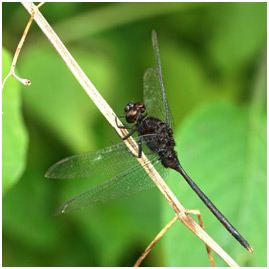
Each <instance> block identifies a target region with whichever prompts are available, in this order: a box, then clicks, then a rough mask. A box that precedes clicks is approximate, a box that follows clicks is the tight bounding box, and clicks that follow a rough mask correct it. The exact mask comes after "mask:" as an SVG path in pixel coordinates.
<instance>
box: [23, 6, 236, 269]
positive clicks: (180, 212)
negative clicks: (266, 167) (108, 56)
mask: <svg viewBox="0 0 269 269" xmlns="http://www.w3.org/2000/svg"><path fill="white" fill-rule="evenodd" d="M22 5H23V6H24V7H25V9H26V10H27V11H28V12H29V14H30V15H32V14H33V13H34V12H35V10H36V6H35V5H34V4H33V3H32V2H22ZM34 20H35V21H36V23H37V24H38V26H39V27H40V29H41V30H42V31H43V33H44V34H45V35H46V37H47V38H48V39H49V41H50V42H51V43H52V45H53V46H54V48H55V49H56V51H57V52H58V53H59V55H60V56H61V57H62V59H63V60H64V62H65V63H66V65H67V67H68V68H69V69H70V71H71V72H72V73H73V75H74V76H75V77H76V79H77V80H78V82H79V83H80V85H81V86H82V87H83V89H84V90H85V91H86V93H87V94H88V95H89V97H90V98H91V99H92V100H93V102H94V103H95V104H96V106H97V107H98V109H99V110H100V111H101V113H102V114H103V115H104V116H105V118H106V119H107V120H108V122H109V123H110V125H111V126H112V127H113V128H114V129H115V130H116V132H117V133H118V134H119V135H120V136H121V137H124V136H126V135H127V131H126V130H125V129H119V128H118V127H117V125H116V121H115V117H116V114H115V113H114V112H113V110H112V109H111V108H110V107H109V105H108V104H107V102H106V101H105V100H104V99H103V97H102V96H101V95H100V94H99V92H98V91H97V89H96V88H95V87H94V85H93V84H92V82H91V81H90V80H89V79H88V77H87V76H86V74H85V73H84V72H83V71H82V69H81V68H80V67H79V65H78V64H77V63H76V61H75V60H74V58H73V57H72V55H71V54H70V53H69V51H68V50H67V49H66V47H65V46H64V44H63V43H62V42H61V40H60V39H59V38H58V36H57V35H56V33H55V32H54V31H53V29H52V28H51V26H50V25H49V24H48V22H47V21H46V20H45V18H44V17H43V16H42V14H41V13H40V11H39V10H37V11H36V13H35V16H34ZM59 79H61V78H59ZM118 122H119V121H118ZM119 124H121V123H120V122H119ZM124 142H125V143H126V145H127V147H128V148H129V149H130V151H131V152H132V153H134V154H136V153H135V152H137V150H138V146H137V144H136V143H135V142H134V140H133V139H132V137H130V138H129V139H127V140H125V141H124ZM136 155H137V154H136ZM137 160H138V162H140V163H141V165H142V166H143V167H144V168H145V170H146V172H147V173H148V174H149V176H150V177H151V178H152V180H153V181H154V183H155V184H156V185H157V187H158V188H159V189H160V191H161V193H162V194H163V196H164V197H165V198H166V199H167V201H168V202H169V204H170V205H171V207H172V208H173V209H174V211H175V214H176V216H177V217H178V218H179V219H180V220H181V222H182V223H183V224H184V225H185V226H187V227H188V228H189V229H190V230H191V231H192V232H194V233H195V234H196V235H197V236H198V237H199V238H200V239H201V240H202V241H204V242H205V243H206V244H207V245H208V246H209V247H210V248H211V249H212V250H214V251H215V252H216V253H217V254H218V255H219V256H220V257H221V258H222V259H223V260H224V261H225V262H226V263H227V264H229V265H230V266H235V267H237V266H238V265H237V264H236V262H235V261H234V260H233V259H232V258H231V257H230V256H229V255H228V254H227V253H226V252H225V251H224V250H223V249H222V248H221V247H220V246H219V245H218V244H217V243H216V242H215V241H214V240H213V239H212V238H211V237H210V236H209V235H208V234H207V233H206V232H205V231H204V230H203V229H202V228H201V227H200V226H199V225H198V224H197V223H196V222H195V221H194V220H193V219H192V218H191V217H190V216H188V215H187V214H186V213H185V208H184V207H183V206H182V205H181V204H180V203H179V201H178V200H177V198H176V197H175V195H174V194H173V193H172V191H171V190H170V189H169V188H168V186H167V185H166V183H165V182H164V181H163V179H162V178H161V176H160V175H159V174H158V172H157V171H156V170H155V168H154V167H153V166H152V164H151V163H150V162H149V161H148V160H147V158H146V157H145V155H144V154H143V155H142V157H141V158H138V159H137Z"/></svg>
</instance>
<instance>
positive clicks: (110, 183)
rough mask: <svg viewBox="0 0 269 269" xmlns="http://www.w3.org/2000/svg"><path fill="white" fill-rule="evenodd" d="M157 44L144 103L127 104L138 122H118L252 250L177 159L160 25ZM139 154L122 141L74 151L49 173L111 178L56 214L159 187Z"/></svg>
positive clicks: (154, 161) (127, 112)
mask: <svg viewBox="0 0 269 269" xmlns="http://www.w3.org/2000/svg"><path fill="white" fill-rule="evenodd" d="M152 43H153V49H154V54H155V60H156V64H157V66H156V67H155V68H149V69H147V70H146V72H145V74H144V80H143V88H144V103H141V102H137V103H133V102H130V103H128V104H127V105H126V106H125V109H124V114H125V119H126V121H127V122H128V123H129V124H133V125H124V126H118V127H119V128H126V129H130V132H129V134H128V135H127V136H125V137H124V138H123V140H125V139H127V138H128V137H130V136H131V135H133V134H134V133H137V134H138V137H137V138H135V140H136V141H137V142H138V146H139V151H138V155H137V156H135V157H136V158H140V157H141V154H142V148H143V152H144V153H145V154H146V156H147V158H148V159H149V161H150V162H152V164H153V165H154V166H155V168H156V169H157V171H158V172H159V173H160V174H161V175H162V177H163V178H164V179H166V178H167V175H168V173H167V172H168V169H164V168H172V169H174V170H176V171H177V172H179V173H180V174H181V175H182V176H183V178H184V179H185V180H186V181H187V183H188V184H189V185H190V187H191V188H192V189H193V190H194V191H195V192H196V194H197V195H198V196H199V197H200V199H201V200H202V201H203V202H204V204H205V205H206V206H207V207H208V208H209V209H210V211H211V212H212V213H213V214H214V215H215V216H216V217H217V219H218V220H219V221H220V222H221V223H222V224H223V225H224V227H225V228H226V229H227V230H228V231H229V232H230V233H231V234H232V235H233V236H234V237H235V238H236V240H238V241H239V242H240V243H241V245H243V246H244V247H245V248H246V249H248V250H249V251H251V252H252V251H253V250H252V247H251V246H250V245H249V243H248V242H247V241H246V240H245V239H244V238H243V237H242V236H241V235H240V234H239V232H238V231H237V230H236V229H235V228H234V227H233V226H232V224H231V223H230V222H229V221H228V220H227V219H226V218H225V217H224V216H223V215H222V213H221V212H220V211H219V210H218V209H217V208H216V207H215V206H214V204H213V203H212V202H211V201H210V200H209V199H208V198H207V196H206V195H205V194H204V193H203V192H202V191H201V190H200V189H199V188H198V186H197V185H196V184H195V183H194V182H193V181H192V179H191V178H190V177H189V176H188V175H187V173H186V172H185V171H184V170H183V168H182V166H181V164H180V162H179V160H178V158H177V154H176V152H175V150H174V147H175V141H174V138H173V132H172V128H173V126H174V124H173V118H172V114H171V112H170V108H169V105H168V101H167V98H166V93H165V89H164V85H163V79H162V70H161V63H160V56H159V49H158V43H157V35H156V32H155V31H154V30H153V31H152ZM148 115H149V116H148ZM116 122H117V121H116ZM135 157H133V156H132V154H131V153H130V152H129V151H128V150H127V148H126V146H125V145H124V143H120V144H117V145H113V146H110V147H108V148H105V149H101V150H97V151H94V152H88V153H83V154H79V155H75V156H71V157H68V158H65V159H63V160H61V161H59V162H57V163H56V164H54V165H53V166H51V167H50V168H49V169H48V171H47V173H46V175H45V176H46V177H48V178H61V179H67V178H81V177H98V176H100V175H101V174H102V175H107V176H110V177H111V178H110V179H109V180H107V181H105V182H103V183H101V184H99V185H97V186H95V187H93V188H91V189H89V190H87V191H86V192H84V193H82V194H80V195H78V196H76V197H74V198H73V199H71V200H70V201H68V202H66V203H65V204H63V205H62V206H61V207H59V208H58V209H57V210H56V211H55V213H54V215H59V214H62V213H65V212H70V211H73V210H77V209H79V208H82V207H85V206H88V205H90V204H95V203H103V202H107V201H110V200H113V199H116V198H119V197H124V196H127V195H130V194H132V193H137V192H140V191H142V190H145V189H149V188H152V187H154V186H155V184H154V183H153V181H152V180H151V178H150V177H149V176H148V174H147V173H146V172H145V170H144V169H143V167H142V166H141V165H140V164H139V163H138V162H137V160H136V158H135Z"/></svg>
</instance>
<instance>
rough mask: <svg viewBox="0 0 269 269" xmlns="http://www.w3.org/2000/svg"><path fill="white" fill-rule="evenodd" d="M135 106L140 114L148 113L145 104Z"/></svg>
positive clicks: (139, 103)
mask: <svg viewBox="0 0 269 269" xmlns="http://www.w3.org/2000/svg"><path fill="white" fill-rule="evenodd" d="M135 106H136V107H137V110H138V111H139V112H140V113H144V112H145V111H146V107H145V105H144V103H142V102H137V103H135Z"/></svg>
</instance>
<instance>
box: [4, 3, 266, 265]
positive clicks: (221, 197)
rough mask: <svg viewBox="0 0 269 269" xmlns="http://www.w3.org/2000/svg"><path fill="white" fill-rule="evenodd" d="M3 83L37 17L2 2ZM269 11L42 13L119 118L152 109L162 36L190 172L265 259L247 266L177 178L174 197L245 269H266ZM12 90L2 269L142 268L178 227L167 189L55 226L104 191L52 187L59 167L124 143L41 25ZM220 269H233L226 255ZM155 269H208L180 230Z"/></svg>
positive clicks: (133, 8) (146, 7)
mask: <svg viewBox="0 0 269 269" xmlns="http://www.w3.org/2000/svg"><path fill="white" fill-rule="evenodd" d="M2 8H3V9H2V12H3V14H2V15H3V57H2V65H3V77H5V76H6V74H7V73H8V71H9V69H10V65H11V60H12V55H13V54H14V52H15V49H16V47H17V44H18V42H19V40H20V38H21V35H22V33H23V31H24V28H25V26H26V24H27V22H28V20H29V15H28V13H27V12H26V10H25V9H24V8H23V6H22V5H20V4H18V3H3V4H2ZM266 8H267V4H266V3H46V4H45V5H44V6H42V7H41V12H42V14H43V15H44V17H45V18H46V19H47V20H48V22H49V23H50V24H51V26H52V28H53V29H54V30H55V31H56V33H57V34H58V35H59V37H60V38H61V40H62V41H63V42H64V44H65V45H66V47H67V48H68V49H69V51H70V53H71V54H72V55H73V57H74V58H75V59H76V61H77V62H78V63H79V65H80V66H81V67H82V69H83V70H84V71H85V73H86V74H87V75H88V77H89V78H90V80H91V81H92V82H93V84H94V85H95V86H96V88H97V89H98V90H99V92H100V93H101V95H102V96H103V97H104V98H105V99H106V101H107V102H108V103H109V105H110V106H111V107H112V108H113V110H114V111H115V113H116V114H117V115H122V114H123V108H124V106H125V105H126V104H127V103H128V102H129V101H142V96H143V95H142V85H143V81H142V78H143V72H144V71H145V70H146V69H147V68H148V67H150V66H154V64H155V62H154V56H153V49H152V46H151V30H152V29H155V30H156V31H157V34H158V41H159V49H160V55H161V62H162V69H163V77H164V84H165V87H166V92H167V96H168V101H169V104H170V108H171V111H172V114H173V117H174V121H175V126H176V127H175V130H174V133H175V140H176V143H177V152H178V156H179V159H180V161H181V164H182V166H183V167H184V168H185V170H186V171H187V173H188V174H189V175H190V176H191V177H192V178H193V180H194V181H195V182H196V183H197V184H198V186H199V187H200V188H201V189H202V190H203V191H204V192H205V193H206V194H207V195H208V196H209V197H210V198H211V200H212V201H213V202H214V203H215V205H216V206H217V207H218V208H219V209H220V211H221V212H222V213H223V214H224V215H225V216H226V217H227V218H228V219H229V220H230V221H231V223H232V224H233V225H234V226H235V227H236V228H237V229H238V230H239V231H240V232H241V233H242V234H243V235H244V237H245V238H246V239H247V240H248V241H249V243H250V244H251V245H252V247H253V249H254V253H253V254H250V253H248V252H247V251H246V250H245V249H244V248H242V247H241V246H240V244H239V243H238V242H237V241H236V240H235V239H234V238H233V237H232V236H231V235H230V234H229V233H228V232H227V231H226V230H225V229H224V228H223V226H222V225H221V224H219V222H218V221H217V220H216V218H215V217H214V216H213V215H212V214H211V212H209V210H208V209H207V208H206V207H205V206H204V205H203V204H202V202H201V201H200V200H199V198H198V197H197V196H196V195H195V193H194V192H193V191H192V190H191V189H190V188H189V186H188V185H187V184H186V183H185V182H184V180H182V178H181V177H180V176H179V175H178V174H176V173H173V172H172V173H170V175H171V176H170V179H169V180H168V185H169V186H170V187H171V188H172V190H173V192H174V193H175V194H176V195H177V197H178V199H179V200H180V201H181V202H182V204H183V205H184V206H185V207H186V208H188V209H196V208H199V209H200V211H201V212H202V216H203V220H204V224H205V227H206V231H207V232H208V233H209V235H210V236H212V237H213V239H215V240H216V241H217V242H218V243H219V244H220V246H221V247H223V248H224V250H225V251H227V252H228V253H229V254H230V255H231V257H232V258H233V259H234V260H235V261H236V262H237V263H238V264H239V265H240V266H266V265H267V264H266V253H267V242H266V234H267V230H266V227H267V225H266V219H267V218H266V217H267V216H266V211H267V207H266V189H267V187H266V174H267V170H266V169H267V168H266V143H267V142H266V137H267V133H266V130H267V129H266V38H267V36H266V31H267V29H266V16H267V14H266ZM16 72H17V74H19V75H20V76H21V77H23V78H27V79H30V80H31V82H32V84H31V86H30V87H26V86H23V85H22V84H19V83H18V82H17V81H16V80H15V79H14V78H13V77H12V78H9V80H8V81H7V83H6V86H5V88H4V91H3V103H2V105H3V115H2V120H3V122H2V127H3V128H2V139H3V140H2V142H3V152H2V157H3V158H2V160H3V161H2V168H3V171H2V177H3V178H2V180H3V181H2V191H3V206H2V210H3V213H2V220H3V245H2V246H3V266H132V265H133V264H134V262H135V261H136V259H137V258H138V257H139V256H140V254H141V253H142V252H143V251H144V249H145V248H146V247H147V245H148V244H149V242H150V241H151V240H152V239H153V238H154V237H155V236H156V234H157V233H158V232H159V231H160V230H161V228H162V227H163V226H164V225H165V224H166V223H167V222H168V221H169V220H170V219H171V218H172V217H173V211H172V209H171V208H170V206H169V205H168V204H167V203H166V201H165V199H164V198H163V197H162V196H161V195H160V193H159V191H158V190H157V188H155V189H153V190H148V191H145V192H142V193H139V194H137V195H134V196H130V197H127V198H123V199H119V200H115V201H112V202H109V203H105V204H98V205H93V206H90V207H88V208H85V209H83V210H79V211H76V212H73V213H70V214H66V215H61V216H58V217H53V216H52V212H53V211H54V210H55V209H56V208H57V207H58V206H59V205H61V204H62V203H64V202H66V201H67V200H68V199H70V198H72V197H73V196H75V195H77V194H79V193H81V192H83V191H85V190H87V189H89V188H90V187H91V186H94V185H95V184H97V182H93V181H91V180H90V179H88V180H87V179H86V180H56V179H46V178H44V174H45V171H46V169H48V168H49V166H50V165H52V164H53V163H55V162H56V161H58V160H60V159H61V158H64V157H67V156H69V155H72V154H78V153H82V152H87V151H92V150H97V149H100V148H104V147H107V146H109V145H111V142H119V138H118V137H117V135H116V134H115V132H114V130H113V129H112V128H111V127H110V125H109V124H108V123H107V122H106V120H105V118H104V117H103V116H102V114H101V113H100V112H99V111H98V110H97V108H96V107H95V106H94V104H93V102H92V101H91V100H90V99H89V97H88V96H87V95H86V94H85V92H84V91H83V89H82V88H81V86H80V85H79V84H78V82H77V81H76V80H75V79H74V77H73V76H72V74H71V72H70V71H69V70H68V68H67V67H66V65H65V63H64V62H63V61H62V59H61V58H60V56H59V55H58V54H57V53H56V51H55V50H54V48H53V47H52V46H51V44H50V43H49V42H48V40H47V38H46V37H45V36H44V35H43V34H42V32H41V31H40V29H39V28H38V26H37V25H36V24H35V23H33V25H32V26H31V28H30V31H29V34H28V36H27V38H26V41H25V44H24V46H23V48H22V52H21V54H20V57H19V60H18V63H17V66H16ZM214 257H215V258H216V260H215V261H216V265H217V266H226V265H225V263H224V262H223V261H222V260H221V259H220V258H219V257H218V256H216V255H215V254H214ZM143 265H144V266H209V262H208V258H207V254H206V250H205V246H204V244H203V243H202V242H201V241H200V240H199V239H197V238H196V237H195V236H194V235H193V234H192V233H191V232H190V231H189V230H188V229H186V228H185V226H183V225H182V224H181V223H180V222H177V223H176V224H175V225H174V226H173V227H172V228H171V229H170V230H169V231H168V232H167V234H166V235H165V236H164V237H163V238H162V239H161V240H160V241H159V242H158V243H157V244H156V246H155V247H154V248H153V250H152V251H151V252H150V254H149V256H148V257H147V258H146V259H145V261H144V262H143Z"/></svg>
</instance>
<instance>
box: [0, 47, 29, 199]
mask: <svg viewBox="0 0 269 269" xmlns="http://www.w3.org/2000/svg"><path fill="white" fill-rule="evenodd" d="M2 57H3V58H2V61H3V63H2V66H3V78H4V77H5V76H6V75H7V74H8V72H9V69H10V67H11V61H12V58H11V56H10V55H9V53H8V52H7V51H6V50H5V49H3V54H2ZM26 90H29V89H26ZM2 120H3V122H2V128H3V130H2V136H3V137H2V139H3V140H2V142H3V155H2V157H3V163H2V165H3V172H2V173H3V174H2V177H3V181H2V191H3V194H4V193H6V192H7V190H8V189H9V188H11V187H12V186H13V185H14V184H16V182H17V181H18V180H19V178H20V176H21V174H22V173H23V171H24V168H25V164H26V151H27V145H28V136H27V131H26V128H25V126H24V122H23V118H22V114H21V96H20V83H19V82H18V81H17V80H15V79H14V78H13V77H9V79H8V80H7V82H6V84H5V87H4V89H3V115H2Z"/></svg>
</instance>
